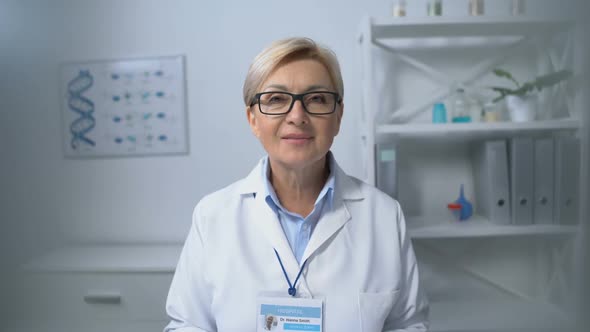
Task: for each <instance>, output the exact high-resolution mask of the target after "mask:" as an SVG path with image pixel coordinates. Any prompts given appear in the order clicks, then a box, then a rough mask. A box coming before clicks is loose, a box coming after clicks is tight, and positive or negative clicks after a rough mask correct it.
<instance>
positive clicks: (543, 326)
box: [414, 244, 574, 332]
mask: <svg viewBox="0 0 590 332" xmlns="http://www.w3.org/2000/svg"><path fill="white" fill-rule="evenodd" d="M414 247H415V251H416V255H417V258H418V264H419V271H420V280H421V282H422V285H423V286H424V291H425V292H426V295H427V297H428V300H429V302H430V315H429V319H430V323H431V326H430V331H437V332H442V331H455V332H456V331H465V332H467V331H486V332H489V331H496V332H499V331H516V330H518V331H556V330H557V331H566V330H568V328H572V327H573V326H572V325H573V322H574V320H573V319H572V317H568V315H567V314H566V313H564V312H563V311H562V310H560V309H559V308H557V307H556V306H554V305H552V304H549V303H543V302H541V300H536V299H533V298H528V297H521V296H517V295H515V294H512V293H511V292H510V291H509V290H506V289H502V288H501V287H500V286H499V285H497V284H492V283H490V282H489V281H485V280H482V279H480V278H477V277H475V276H473V275H471V274H469V273H466V272H463V271H461V270H460V269H457V268H456V267H455V266H453V264H452V263H450V262H448V261H447V260H446V259H445V258H443V257H441V256H438V255H434V256H433V255H432V252H430V251H425V248H424V247H422V246H420V245H419V244H416V245H415V246H414Z"/></svg>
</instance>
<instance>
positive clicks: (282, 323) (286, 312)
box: [256, 297, 323, 332]
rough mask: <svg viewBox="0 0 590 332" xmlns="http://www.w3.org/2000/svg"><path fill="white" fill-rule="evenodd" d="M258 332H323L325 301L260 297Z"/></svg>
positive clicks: (258, 303)
mask: <svg viewBox="0 0 590 332" xmlns="http://www.w3.org/2000/svg"><path fill="white" fill-rule="evenodd" d="M257 305H258V308H257V313H258V320H257V321H258V327H257V328H256V331H257V332H266V331H275V332H282V331H314V332H322V331H323V329H322V325H323V301H322V300H319V299H302V298H290V297H259V298H258V302H257Z"/></svg>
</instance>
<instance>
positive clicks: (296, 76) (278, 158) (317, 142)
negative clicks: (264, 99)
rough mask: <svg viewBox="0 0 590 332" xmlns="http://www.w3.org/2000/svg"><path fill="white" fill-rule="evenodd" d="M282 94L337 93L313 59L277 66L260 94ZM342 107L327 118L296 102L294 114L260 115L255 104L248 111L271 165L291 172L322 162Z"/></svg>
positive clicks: (327, 76) (327, 115)
mask: <svg viewBox="0 0 590 332" xmlns="http://www.w3.org/2000/svg"><path fill="white" fill-rule="evenodd" d="M268 91H281V92H290V93H295V94H298V93H305V92H310V91H333V92H336V90H335V88H334V85H333V84H332V80H331V79H330V75H329V74H328V70H327V69H326V68H325V67H324V65H323V64H321V63H320V62H318V61H316V60H312V59H300V60H293V61H289V62H286V63H284V64H282V65H280V66H279V67H277V68H276V69H275V70H274V71H273V72H272V73H271V75H270V76H269V77H268V79H267V80H266V81H265V82H264V83H263V84H262V86H261V90H260V91H258V92H268ZM342 112H343V104H342V103H340V104H337V105H336V111H335V112H334V113H331V114H325V115H312V114H309V113H307V112H306V111H305V110H304V109H303V105H302V104H301V101H296V102H295V104H294V105H293V108H292V109H291V111H290V112H289V113H287V114H283V115H266V114H262V113H260V110H259V109H258V105H257V104H254V105H253V106H252V107H249V108H248V109H247V111H246V113H247V116H248V121H249V123H250V127H251V128H252V131H253V133H254V135H256V137H258V139H259V140H260V142H261V143H262V145H263V146H264V149H265V150H266V152H267V153H268V155H269V158H270V160H271V162H273V163H279V164H281V166H283V167H286V168H289V169H300V168H304V167H306V166H309V165H312V164H314V163H315V162H318V161H320V160H322V158H323V157H324V156H325V155H326V153H327V152H328V151H329V150H330V147H331V146H332V141H333V140H334V137H335V136H336V135H337V134H338V131H339V130H340V121H341V119H342Z"/></svg>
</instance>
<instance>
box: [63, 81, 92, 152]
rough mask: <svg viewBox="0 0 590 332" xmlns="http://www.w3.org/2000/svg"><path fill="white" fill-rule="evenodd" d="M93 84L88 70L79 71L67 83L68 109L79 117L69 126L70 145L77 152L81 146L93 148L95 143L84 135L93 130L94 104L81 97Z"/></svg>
mask: <svg viewBox="0 0 590 332" xmlns="http://www.w3.org/2000/svg"><path fill="white" fill-rule="evenodd" d="M93 83H94V78H93V77H92V75H91V74H90V71H89V70H80V73H79V74H78V76H76V77H75V78H73V79H72V80H71V81H69V82H68V107H69V108H70V110H72V111H73V112H74V113H77V114H78V115H79V117H78V118H77V119H75V120H74V121H73V122H72V123H71V124H70V133H71V134H72V139H71V141H70V145H71V147H72V149H74V150H77V149H78V148H79V147H80V145H81V144H87V145H90V146H95V145H96V143H95V142H94V141H93V140H91V139H90V138H88V137H86V135H87V134H88V133H89V132H90V131H92V129H94V127H95V125H96V120H95V118H94V117H93V113H94V103H93V102H92V100H90V99H88V98H86V97H85V96H83V94H84V92H86V91H87V90H88V89H90V87H92V85H93Z"/></svg>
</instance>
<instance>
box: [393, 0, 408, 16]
mask: <svg viewBox="0 0 590 332" xmlns="http://www.w3.org/2000/svg"><path fill="white" fill-rule="evenodd" d="M393 16H394V17H403V16H406V0H394V1H393Z"/></svg>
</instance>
